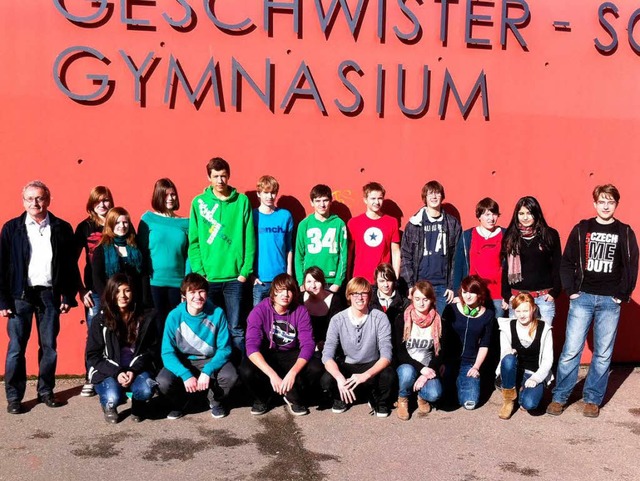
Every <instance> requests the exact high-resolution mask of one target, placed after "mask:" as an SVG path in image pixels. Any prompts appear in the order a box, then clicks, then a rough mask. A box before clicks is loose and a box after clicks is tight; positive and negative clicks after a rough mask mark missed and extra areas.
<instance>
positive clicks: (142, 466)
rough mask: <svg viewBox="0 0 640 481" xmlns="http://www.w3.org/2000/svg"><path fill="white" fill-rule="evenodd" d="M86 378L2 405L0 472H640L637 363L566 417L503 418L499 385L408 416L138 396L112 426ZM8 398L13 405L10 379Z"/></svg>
mask: <svg viewBox="0 0 640 481" xmlns="http://www.w3.org/2000/svg"><path fill="white" fill-rule="evenodd" d="M582 374H584V372H582ZM81 384H82V380H80V379H61V380H58V383H57V387H56V391H57V393H58V396H59V397H60V398H61V399H63V400H64V401H65V402H66V404H65V405H64V406H62V407H60V408H57V409H51V408H48V407H46V406H45V405H43V404H37V403H36V401H35V398H36V395H35V383H34V382H32V381H30V382H29V386H28V389H27V396H26V398H25V401H26V402H25V405H26V408H27V409H28V412H26V413H24V414H20V415H10V414H8V413H6V410H5V409H2V411H1V412H0V436H1V441H0V480H7V481H21V480H28V481H39V480H43V481H56V480H64V481H76V480H77V481H81V480H82V481H87V480H108V481H118V480H136V479H139V480H142V479H144V480H147V479H150V480H151V479H157V480H163V481H164V480H174V479H175V480H188V479H198V480H238V481H240V480H264V481H288V480H292V481H293V480H295V481H298V480H396V479H397V480H401V479H402V480H414V479H415V480H458V481H480V480H492V481H493V480H534V481H542V480H589V481H591V480H595V481H597V480H606V481H612V480H634V481H635V480H638V479H640V399H639V398H638V396H639V394H640V370H639V369H638V368H635V369H634V368H632V367H628V366H614V368H613V373H612V376H611V379H610V382H609V391H608V394H607V398H606V399H605V404H604V406H603V408H602V410H601V414H600V417H598V418H597V419H589V418H585V417H583V415H582V402H581V401H580V392H579V390H580V388H581V384H579V385H578V388H577V390H576V391H574V396H573V397H572V399H571V404H570V405H569V406H568V408H567V410H566V411H565V413H564V414H562V415H561V416H559V417H553V416H549V415H546V414H544V411H543V410H541V411H540V412H538V413H534V415H531V414H529V413H526V412H524V411H517V412H516V413H515V414H514V415H513V417H512V418H511V419H510V420H508V421H503V420H500V419H499V418H498V410H499V407H500V405H501V395H500V393H499V392H497V391H496V392H493V393H492V394H491V397H490V398H488V399H487V400H486V401H485V403H484V404H483V405H482V406H480V407H479V408H478V409H476V410H474V411H465V410H463V409H460V408H458V409H452V408H449V409H439V410H436V411H434V412H432V413H431V414H429V415H428V416H426V417H424V418H419V417H417V416H416V415H415V413H414V415H413V416H412V418H411V419H410V420H409V421H400V420H399V419H398V418H397V417H396V414H395V411H393V413H392V415H391V417H389V418H386V419H379V418H376V417H375V416H372V415H370V414H369V408H368V407H367V405H365V404H363V405H356V406H354V407H352V408H351V409H349V410H348V411H347V412H346V413H343V414H332V413H331V411H330V410H323V411H319V410H317V409H316V408H312V409H311V414H309V415H308V416H302V417H300V416H299V417H294V416H293V415H291V414H290V413H289V412H288V410H287V408H286V407H285V406H284V405H280V406H277V407H275V408H273V409H271V410H270V411H269V412H268V413H267V414H265V415H263V416H252V415H251V414H250V412H249V411H250V408H249V407H248V406H247V405H244V406H240V407H234V408H233V409H232V410H231V412H230V414H229V416H227V417H226V418H224V419H213V418H212V417H211V416H210V414H209V412H208V410H207V409H206V406H194V408H193V411H194V412H191V413H189V414H188V415H186V416H185V417H183V418H181V419H177V420H173V421H172V420H167V419H164V415H165V411H164V410H163V406H162V405H161V404H160V402H159V401H156V404H155V409H154V410H153V413H152V414H153V417H154V418H155V419H147V420H145V421H143V422H142V423H139V424H137V423H134V422H133V421H132V420H131V419H130V418H129V416H128V414H129V407H130V404H128V405H125V406H122V407H121V408H120V411H121V421H120V422H119V423H118V424H115V425H109V424H107V423H106V422H105V421H104V419H103V416H102V412H101V410H100V407H99V403H98V400H97V398H95V397H94V398H83V397H80V387H81ZM0 400H1V401H2V405H3V406H6V402H5V397H4V389H2V394H1V395H0ZM543 402H544V403H545V406H546V403H548V402H549V396H548V395H546V396H545V400H544V401H543ZM236 404H237V403H236Z"/></svg>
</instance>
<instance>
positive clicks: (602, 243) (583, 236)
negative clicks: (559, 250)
mask: <svg viewBox="0 0 640 481" xmlns="http://www.w3.org/2000/svg"><path fill="white" fill-rule="evenodd" d="M618 202H620V193H619V192H618V189H616V187H615V186H614V185H612V184H606V185H599V186H597V187H596V188H595V189H594V191H593V206H594V207H595V209H596V217H595V218H592V219H585V220H582V221H580V223H579V224H578V225H576V226H575V227H574V228H573V230H572V231H571V234H570V235H569V239H567V245H566V247H565V250H564V254H563V255H562V262H561V264H560V277H561V279H562V287H564V289H565V290H566V291H567V294H568V295H569V299H570V303H569V315H568V317H567V331H566V338H565V343H564V347H563V349H562V354H560V360H559V361H558V378H557V380H556V387H555V388H554V390H553V402H552V403H551V404H549V406H548V407H547V414H552V415H554V416H558V415H560V414H562V412H563V411H564V408H565V405H566V403H567V400H568V399H569V395H570V394H571V391H572V390H573V388H574V386H575V385H576V381H577V380H578V368H579V367H580V357H581V355H582V349H583V348H584V341H585V340H586V337H587V333H588V332H589V327H590V326H591V323H592V322H593V346H594V349H593V357H592V359H591V364H590V365H589V372H588V374H587V378H586V379H585V383H584V389H583V393H582V398H583V401H584V410H583V414H584V416H586V417H591V418H595V417H598V415H599V414H600V404H601V403H602V400H603V398H604V395H605V392H606V390H607V382H608V380H609V365H610V364H611V356H612V354H613V345H614V342H615V339H616V332H617V330H618V320H619V319H620V304H621V303H622V301H626V302H629V300H630V296H631V293H632V292H633V289H634V288H635V286H636V281H637V279H638V243H637V241H636V235H635V233H634V232H633V230H632V229H631V227H629V226H628V225H626V224H623V223H622V222H620V221H619V220H617V219H616V218H615V217H614V214H615V211H616V208H617V207H618Z"/></svg>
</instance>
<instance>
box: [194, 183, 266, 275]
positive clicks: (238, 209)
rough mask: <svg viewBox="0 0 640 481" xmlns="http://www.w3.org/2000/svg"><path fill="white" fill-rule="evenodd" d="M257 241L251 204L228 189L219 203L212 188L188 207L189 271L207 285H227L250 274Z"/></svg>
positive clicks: (208, 188)
mask: <svg viewBox="0 0 640 481" xmlns="http://www.w3.org/2000/svg"><path fill="white" fill-rule="evenodd" d="M255 251H256V238H255V232H254V228H253V218H252V212H251V204H250V203H249V199H248V198H247V196H246V195H244V194H239V193H238V191H237V190H236V189H235V188H231V193H230V194H229V197H228V198H227V199H225V200H221V199H219V198H217V197H216V196H215V194H214V193H213V191H212V189H211V187H210V186H209V187H207V188H206V189H205V190H204V192H203V193H202V194H200V195H198V196H196V198H195V199H193V202H192V203H191V215H190V217H189V263H190V264H191V270H192V271H193V272H195V273H197V274H201V275H203V276H205V277H206V278H207V280H208V281H210V282H227V281H231V280H234V279H236V278H237V277H238V276H243V277H248V276H249V275H250V274H251V272H252V271H253V261H254V256H255Z"/></svg>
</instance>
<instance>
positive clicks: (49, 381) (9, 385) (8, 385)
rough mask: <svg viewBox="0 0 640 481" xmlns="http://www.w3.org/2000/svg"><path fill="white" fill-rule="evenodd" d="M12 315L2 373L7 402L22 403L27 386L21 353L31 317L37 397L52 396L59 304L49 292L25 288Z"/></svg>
mask: <svg viewBox="0 0 640 481" xmlns="http://www.w3.org/2000/svg"><path fill="white" fill-rule="evenodd" d="M14 302H15V309H14V313H13V315H12V316H11V317H9V320H8V322H7V333H8V334H9V347H8V349H7V361H6V365H5V371H4V373H5V374H4V376H5V377H4V381H5V390H6V393H7V401H9V402H11V401H22V398H23V397H24V392H25V389H26V386H27V366H26V361H25V352H26V350H27V343H28V342H29V336H30V335H31V325H32V322H33V316H34V314H35V317H36V328H37V330H38V346H39V349H38V365H39V372H38V387H37V390H38V395H40V396H46V395H49V394H51V393H53V387H54V385H55V381H56V364H57V361H58V353H57V352H56V347H57V337H58V332H60V310H59V309H60V300H59V299H57V300H56V299H54V295H53V290H52V289H50V288H28V289H27V291H26V292H25V298H24V299H16V300H15V301H14Z"/></svg>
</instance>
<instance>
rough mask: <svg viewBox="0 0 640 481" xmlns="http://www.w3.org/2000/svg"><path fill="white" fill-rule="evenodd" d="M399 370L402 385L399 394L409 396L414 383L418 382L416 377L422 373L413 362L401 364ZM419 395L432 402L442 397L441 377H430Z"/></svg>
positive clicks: (399, 380) (399, 381) (399, 379)
mask: <svg viewBox="0 0 640 481" xmlns="http://www.w3.org/2000/svg"><path fill="white" fill-rule="evenodd" d="M397 371H398V384H399V387H400V389H399V391H398V395H399V396H400V397H409V396H410V395H411V393H412V392H413V384H414V383H415V382H416V379H418V375H419V374H420V373H419V372H418V370H417V369H416V368H415V367H413V366H412V365H411V364H400V365H399V366H398V369H397ZM418 396H420V397H421V398H422V399H424V400H425V401H429V402H431V403H432V402H435V401H437V400H438V399H440V396H442V384H441V383H440V379H438V378H437V377H436V378H433V379H429V380H428V381H427V382H426V383H425V385H424V386H422V388H421V389H420V391H418Z"/></svg>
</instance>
